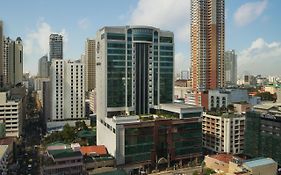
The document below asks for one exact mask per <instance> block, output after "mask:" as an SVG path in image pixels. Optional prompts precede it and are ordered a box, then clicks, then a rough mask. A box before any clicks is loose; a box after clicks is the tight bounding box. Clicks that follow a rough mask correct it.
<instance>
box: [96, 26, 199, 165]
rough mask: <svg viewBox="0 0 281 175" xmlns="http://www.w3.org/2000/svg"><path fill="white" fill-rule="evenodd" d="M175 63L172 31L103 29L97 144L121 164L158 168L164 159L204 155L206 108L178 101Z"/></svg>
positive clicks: (98, 63) (99, 37)
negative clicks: (202, 122) (204, 118)
mask: <svg viewBox="0 0 281 175" xmlns="http://www.w3.org/2000/svg"><path fill="white" fill-rule="evenodd" d="M173 67H174V37H173V33H172V32H168V31H162V30H160V29H158V28H154V27H148V26H124V27H104V28H102V29H100V30H99V31H98V32H97V35H96V73H97V75H98V76H97V77H96V80H97V81H96V100H97V101H96V110H97V113H96V114H97V120H96V121H97V131H98V132H97V144H101V145H105V146H106V147H107V149H108V151H109V153H110V154H111V155H113V156H114V157H115V158H116V164H117V165H124V164H131V165H132V164H142V165H143V166H145V165H148V166H150V165H152V166H155V162H158V161H160V159H162V160H167V162H168V164H170V163H171V162H178V161H180V160H183V159H186V158H187V157H188V159H195V158H196V157H197V158H198V157H200V156H201V155H202V130H201V120H200V117H201V114H202V108H201V107H196V106H186V105H181V104H173V87H174V77H173V73H174V68H173ZM153 114H157V115H153ZM162 114H163V115H162ZM165 114H167V116H169V117H172V116H173V117H174V118H173V120H171V118H166V117H165V116H166V115H165ZM140 116H143V117H140ZM158 117H160V118H162V119H159V120H156V118H158ZM174 131H177V133H175V132H174ZM184 133H191V134H190V135H186V134H184ZM176 140H177V141H176ZM175 142H176V143H175ZM175 145H176V146H175ZM188 145H189V146H188ZM191 147H192V149H189V148H191Z"/></svg>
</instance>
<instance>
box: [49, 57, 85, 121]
mask: <svg viewBox="0 0 281 175" xmlns="http://www.w3.org/2000/svg"><path fill="white" fill-rule="evenodd" d="M50 79H51V103H52V104H51V117H50V119H51V121H62V122H63V121H67V120H69V121H76V120H81V119H84V118H85V81H84V65H83V64H82V63H80V62H78V61H65V60H62V59H54V60H53V61H52V64H51V69H50ZM63 125H64V124H63V123H62V126H63Z"/></svg>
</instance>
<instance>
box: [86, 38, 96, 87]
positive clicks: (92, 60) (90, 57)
mask: <svg viewBox="0 0 281 175" xmlns="http://www.w3.org/2000/svg"><path fill="white" fill-rule="evenodd" d="M84 64H85V70H86V71H85V74H86V75H85V76H86V80H85V83H86V86H87V87H86V91H91V90H94V89H95V88H96V44H95V40H94V39H87V40H86V42H85V56H84Z"/></svg>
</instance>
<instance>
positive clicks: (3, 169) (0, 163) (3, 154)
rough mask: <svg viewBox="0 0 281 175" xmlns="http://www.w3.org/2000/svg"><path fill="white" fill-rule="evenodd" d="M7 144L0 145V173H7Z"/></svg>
mask: <svg viewBox="0 0 281 175" xmlns="http://www.w3.org/2000/svg"><path fill="white" fill-rule="evenodd" d="M8 157H9V152H8V145H0V173H1V174H2V175H7V172H8Z"/></svg>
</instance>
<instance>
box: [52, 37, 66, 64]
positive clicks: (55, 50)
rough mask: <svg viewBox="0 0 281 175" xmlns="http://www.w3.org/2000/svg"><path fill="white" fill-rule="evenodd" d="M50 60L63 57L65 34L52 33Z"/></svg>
mask: <svg viewBox="0 0 281 175" xmlns="http://www.w3.org/2000/svg"><path fill="white" fill-rule="evenodd" d="M49 47H50V48H49V52H50V53H49V54H50V61H51V62H52V60H53V59H63V36H62V35H60V34H54V33H53V34H51V35H50V37H49Z"/></svg>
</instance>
